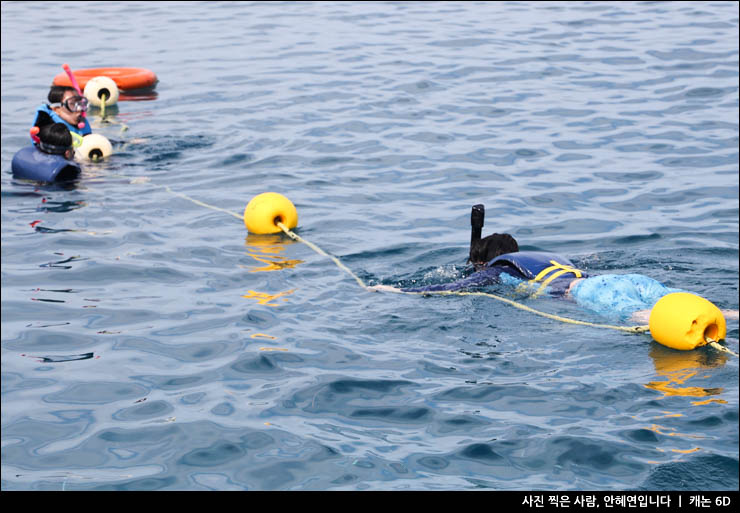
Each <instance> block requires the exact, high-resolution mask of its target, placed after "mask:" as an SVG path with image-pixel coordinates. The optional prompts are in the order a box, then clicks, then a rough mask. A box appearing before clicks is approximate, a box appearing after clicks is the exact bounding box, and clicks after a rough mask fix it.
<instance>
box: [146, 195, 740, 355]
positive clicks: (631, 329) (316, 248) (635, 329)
mask: <svg viewBox="0 0 740 513" xmlns="http://www.w3.org/2000/svg"><path fill="white" fill-rule="evenodd" d="M152 185H155V186H157V184H152ZM159 187H163V188H164V189H165V190H166V191H167V192H169V193H170V194H173V195H174V196H177V197H178V198H182V199H184V200H187V201H190V202H192V203H195V204H196V205H199V206H202V207H205V208H210V209H211V210H217V211H219V212H223V213H226V214H229V215H231V216H234V217H235V218H237V219H239V220H242V219H243V217H242V216H240V215H239V214H237V213H235V212H232V211H231V210H226V209H224V208H220V207H216V206H214V205H209V204H208V203H204V202H202V201H199V200H197V199H194V198H191V197H190V196H187V195H185V194H182V193H180V192H175V191H173V190H172V189H171V188H170V187H169V186H167V185H160V186H159ZM275 224H276V226H277V227H278V228H280V229H281V230H282V231H283V232H284V233H285V234H286V235H287V236H288V237H290V238H291V239H293V240H295V241H297V242H302V243H303V244H305V245H307V246H308V247H309V248H311V249H312V250H313V251H315V252H316V253H318V254H319V255H321V256H325V257H327V258H329V259H330V260H332V261H333V262H334V263H335V264H336V266H337V267H338V268H339V269H341V270H343V271H344V272H346V273H347V274H348V275H349V276H351V277H352V278H353V279H354V280H355V281H356V282H357V283H358V284H359V285H360V287H362V288H363V289H366V288H367V285H366V284H365V282H364V281H362V279H361V278H360V277H359V276H357V275H356V274H355V273H354V272H352V270H351V269H350V268H349V267H347V266H346V265H344V264H343V263H342V262H341V261H340V260H339V259H338V258H337V257H335V256H333V255H330V254H329V253H327V252H326V251H324V250H323V249H321V248H320V247H319V246H317V245H316V244H314V243H313V242H310V241H308V240H306V239H304V238H302V237H301V236H299V235H298V234H297V233H295V232H293V231H292V230H291V229H290V228H288V227H287V226H285V225H284V224H283V223H282V222H280V221H278V222H276V223H275ZM401 293H402V294H409V295H420V296H428V295H438V296H483V297H488V298H491V299H495V300H497V301H501V302H503V303H506V304H508V305H511V306H513V307H515V308H519V309H520V310H524V311H526V312H530V313H533V314H535V315H539V316H542V317H546V318H548V319H553V320H556V321H560V322H564V323H567V324H576V325H579V326H588V327H591V328H603V329H611V330H616V331H623V332H626V333H635V334H640V333H647V332H648V331H650V327H649V326H615V325H611V324H598V323H593V322H587V321H579V320H577V319H570V318H568V317H563V316H560V315H555V314H551V313H547V312H541V311H539V310H536V309H534V308H532V307H530V306H527V305H525V304H522V303H519V302H517V301H514V300H513V299H508V298H505V297H501V296H497V295H495V294H491V293H488V292H466V291H452V290H439V291H427V292H403V291H402V292H401ZM706 341H707V344H708V345H710V346H711V347H713V348H714V349H716V350H718V351H721V352H725V353H729V354H731V355H733V356H738V355H737V354H735V353H734V352H732V351H731V350H730V349H728V348H727V347H725V346H723V345H721V344H720V343H719V342H717V341H716V340H712V339H710V338H707V339H706Z"/></svg>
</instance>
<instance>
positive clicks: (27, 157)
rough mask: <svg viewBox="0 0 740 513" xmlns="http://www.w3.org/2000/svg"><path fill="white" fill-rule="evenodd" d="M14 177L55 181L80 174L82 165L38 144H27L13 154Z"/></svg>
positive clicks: (69, 178)
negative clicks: (39, 147) (47, 150)
mask: <svg viewBox="0 0 740 513" xmlns="http://www.w3.org/2000/svg"><path fill="white" fill-rule="evenodd" d="M11 168H12V169H13V178H19V179H22V180H36V181H39V182H54V181H61V180H72V179H74V178H76V177H77V176H79V174H80V165H79V164H77V163H76V162H74V161H72V160H67V159H65V158H64V157H63V156H62V155H50V154H48V153H44V152H43V151H41V150H39V149H38V148H37V147H36V146H26V147H24V148H21V149H20V150H18V151H17V152H16V154H15V155H13V162H12V163H11Z"/></svg>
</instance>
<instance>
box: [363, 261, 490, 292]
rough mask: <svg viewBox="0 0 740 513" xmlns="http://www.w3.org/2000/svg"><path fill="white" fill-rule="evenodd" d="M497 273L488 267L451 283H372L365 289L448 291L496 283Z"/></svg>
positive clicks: (373, 290)
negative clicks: (412, 284)
mask: <svg viewBox="0 0 740 513" xmlns="http://www.w3.org/2000/svg"><path fill="white" fill-rule="evenodd" d="M499 274H501V269H500V268H497V267H489V268H486V269H483V270H481V271H478V272H475V273H473V274H471V275H470V276H468V277H467V278H463V279H462V280H458V281H455V282H452V283H441V284H439V285H427V286H424V287H408V288H398V287H392V286H390V285H374V286H372V287H367V290H368V291H370V292H420V293H422V294H423V293H424V292H441V291H447V292H449V291H455V290H463V289H468V288H473V287H485V286H486V285H491V284H493V283H497V282H498V277H499Z"/></svg>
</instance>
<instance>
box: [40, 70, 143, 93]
mask: <svg viewBox="0 0 740 513" xmlns="http://www.w3.org/2000/svg"><path fill="white" fill-rule="evenodd" d="M72 74H73V75H74V76H75V79H76V80H77V83H78V84H79V85H80V89H85V84H87V81H88V80H90V79H91V78H94V77H108V78H110V79H111V80H113V81H114V82H115V83H116V85H117V86H118V88H119V89H121V90H123V91H127V90H128V91H130V90H134V89H150V88H152V87H154V86H155V85H156V84H157V75H155V74H154V72H153V71H149V70H148V69H144V68H90V69H78V70H73V71H72ZM53 84H54V85H58V86H69V87H72V82H71V81H70V80H69V77H68V76H67V73H66V72H62V73H59V74H58V75H57V76H55V77H54V82H53Z"/></svg>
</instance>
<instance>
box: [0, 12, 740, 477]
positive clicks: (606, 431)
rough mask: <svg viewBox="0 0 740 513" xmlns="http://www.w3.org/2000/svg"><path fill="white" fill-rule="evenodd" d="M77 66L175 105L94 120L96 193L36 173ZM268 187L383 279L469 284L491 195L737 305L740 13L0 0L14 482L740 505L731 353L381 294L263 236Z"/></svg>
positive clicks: (88, 179)
mask: <svg viewBox="0 0 740 513" xmlns="http://www.w3.org/2000/svg"><path fill="white" fill-rule="evenodd" d="M70 20H76V21H83V23H77V22H75V23H71V22H70ZM65 62H66V63H69V64H70V65H71V66H72V68H93V67H105V66H134V67H144V68H149V69H151V70H153V71H155V72H156V73H157V76H158V77H159V84H158V85H157V86H156V89H155V91H156V95H150V96H149V97H144V98H137V99H138V100H140V101H122V102H119V104H118V108H117V110H113V113H112V114H110V115H109V116H108V118H107V119H106V121H107V122H105V123H103V122H102V121H101V118H100V114H99V113H98V112H96V111H91V113H90V116H91V119H92V120H93V127H94V130H96V131H98V132H100V133H103V134H105V135H107V136H108V137H109V138H110V139H113V140H114V141H116V142H117V145H116V153H115V155H114V156H113V157H111V158H110V159H109V160H108V161H106V162H104V163H97V164H86V165H85V166H84V172H83V176H82V179H81V180H80V181H79V182H78V183H77V184H75V185H74V186H73V187H59V186H56V187H52V186H40V185H36V184H29V183H23V182H19V181H15V180H13V178H12V176H11V172H10V162H11V159H12V156H13V154H14V153H15V152H16V151H17V150H18V149H19V148H21V147H22V146H24V145H26V144H28V132H27V130H28V127H29V126H30V124H31V122H32V117H33V112H34V109H35V108H36V106H37V105H38V104H39V103H40V102H41V101H42V100H43V99H44V98H45V96H46V94H47V92H48V86H49V84H50V83H51V80H52V78H53V77H54V76H55V75H56V74H57V73H59V72H61V71H62V69H61V65H62V64H63V63H65ZM125 127H128V130H124V128H125ZM265 191H275V192H279V193H282V194H284V195H286V196H287V197H289V198H290V199H291V200H292V201H293V203H294V204H295V205H296V207H297V210H298V214H299V225H298V228H297V230H296V231H297V233H298V234H299V235H300V236H301V237H303V238H305V239H307V240H309V241H311V242H313V243H315V244H317V245H318V246H319V247H321V248H322V249H323V250H325V251H326V252H328V253H331V254H332V255H336V256H337V257H338V258H339V259H340V260H341V262H342V263H343V264H344V265H346V266H347V267H348V268H350V269H351V270H352V271H353V272H355V273H357V275H358V276H360V277H361V278H362V280H364V281H366V282H368V283H371V284H377V283H384V284H399V283H400V284H403V285H409V284H418V283H422V284H430V283H442V282H447V281H450V280H454V279H456V278H458V277H460V276H461V275H463V274H464V273H465V260H466V258H467V250H468V248H467V245H468V242H469V237H470V235H469V233H470V231H469V230H470V225H469V222H470V221H469V219H470V207H471V205H473V204H476V203H484V204H485V205H486V214H487V216H486V228H485V230H486V231H487V232H492V231H498V232H504V231H505V232H509V233H511V234H513V235H514V236H515V237H516V238H517V239H518V240H519V242H520V245H521V246H522V247H523V248H524V249H546V250H552V251H556V252H559V253H563V254H566V255H569V256H570V257H571V258H572V259H573V261H574V262H575V263H576V265H578V266H579V267H580V268H582V269H585V270H587V271H588V272H590V273H594V274H599V273H604V272H635V273H643V274H647V275H649V276H652V277H654V278H656V279H658V280H661V281H662V282H664V283H666V284H667V285H669V286H672V287H681V288H684V289H688V290H691V291H694V292H696V293H698V294H701V295H703V296H705V297H707V298H709V299H710V300H712V301H713V302H714V303H716V304H717V305H718V306H720V307H721V308H727V309H737V308H738V4H737V3H736V2H711V1H710V2H668V3H655V2H587V3H584V2H554V3H549V2H464V3H455V2H449V3H448V2H429V3H427V2H400V3H396V2H327V3H312V2H297V3H293V2H286V3H282V2H268V3H232V2H222V3H218V2H215V3H211V2H207V3H206V2H202V3H201V2H187V3H177V2H175V3H171V2H125V3H124V2H86V3H74V4H68V3H55V2H43V3H35V2H3V3H2V488H3V489H4V490H28V489H38V490H81V489H83V490H100V489H103V490H110V489H115V490H147V489H167V490H205V489H208V490H232V489H233V490H244V489H246V490H317V489H332V490H360V489H371V490H374V489H423V490H435V489H460V490H463V489H477V488H480V489H489V490H491V489H493V490H495V489H508V490H527V489H548V490H552V489H557V490H594V489H602V490H628V489H650V490H697V489H700V490H714V489H721V490H728V489H735V490H736V489H737V487H738V359H737V358H736V357H732V356H729V355H725V354H721V353H718V352H716V351H714V350H712V349H700V350H695V351H689V352H678V351H673V350H670V349H667V348H664V347H662V346H660V345H658V344H657V343H655V342H652V341H651V339H650V337H649V336H648V335H633V334H626V333H623V332H619V331H615V330H605V329H597V328H589V327H583V326H575V325H572V324H565V323H560V322H557V321H554V320H551V319H547V318H543V317H538V316H535V315H533V314H531V313H529V312H526V311H522V310H519V309H515V308H512V307H511V306H509V305H507V304H504V303H500V302H496V301H494V300H492V299H490V298H486V297H419V296H403V295H395V294H380V293H378V294H372V293H369V292H366V291H364V290H363V289H362V288H360V287H359V286H358V284H357V283H356V282H355V281H354V280H353V279H352V278H351V277H350V276H349V275H348V274H347V273H345V272H343V271H342V270H341V269H340V268H338V266H336V265H335V264H334V263H333V262H332V261H331V260H330V259H328V258H326V257H324V256H321V255H319V254H317V253H316V252H314V251H313V250H312V249H311V248H310V247H308V246H307V245H305V244H301V243H296V242H293V241H291V240H290V239H288V238H287V237H284V236H262V237H257V236H253V235H247V233H246V230H245V228H244V225H243V223H242V222H241V221H240V220H239V219H237V218H235V216H232V215H229V213H230V212H233V213H235V214H236V215H237V216H238V214H239V213H240V212H241V211H242V210H243V209H244V206H245V205H246V203H247V202H248V201H249V200H250V199H251V198H252V197H253V196H254V195H256V194H258V193H261V192H265ZM191 199H192V200H197V201H198V202H201V203H196V202H194V201H191ZM214 207H218V208H219V209H223V210H217V209H215V208H214ZM501 292H503V291H501ZM526 303H527V304H528V305H529V306H532V307H536V308H538V309H539V310H542V311H546V312H550V313H555V314H558V315H561V316H567V317H571V318H576V319H581V320H585V321H591V322H604V319H603V318H600V317H597V316H595V315H594V314H591V313H589V312H586V311H583V310H580V309H579V308H578V307H576V306H575V305H574V304H572V303H568V302H565V301H557V300H549V299H537V300H526ZM726 344H727V346H728V347H729V348H730V349H732V350H733V351H735V352H738V322H737V320H729V321H728V336H727V339H726Z"/></svg>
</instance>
